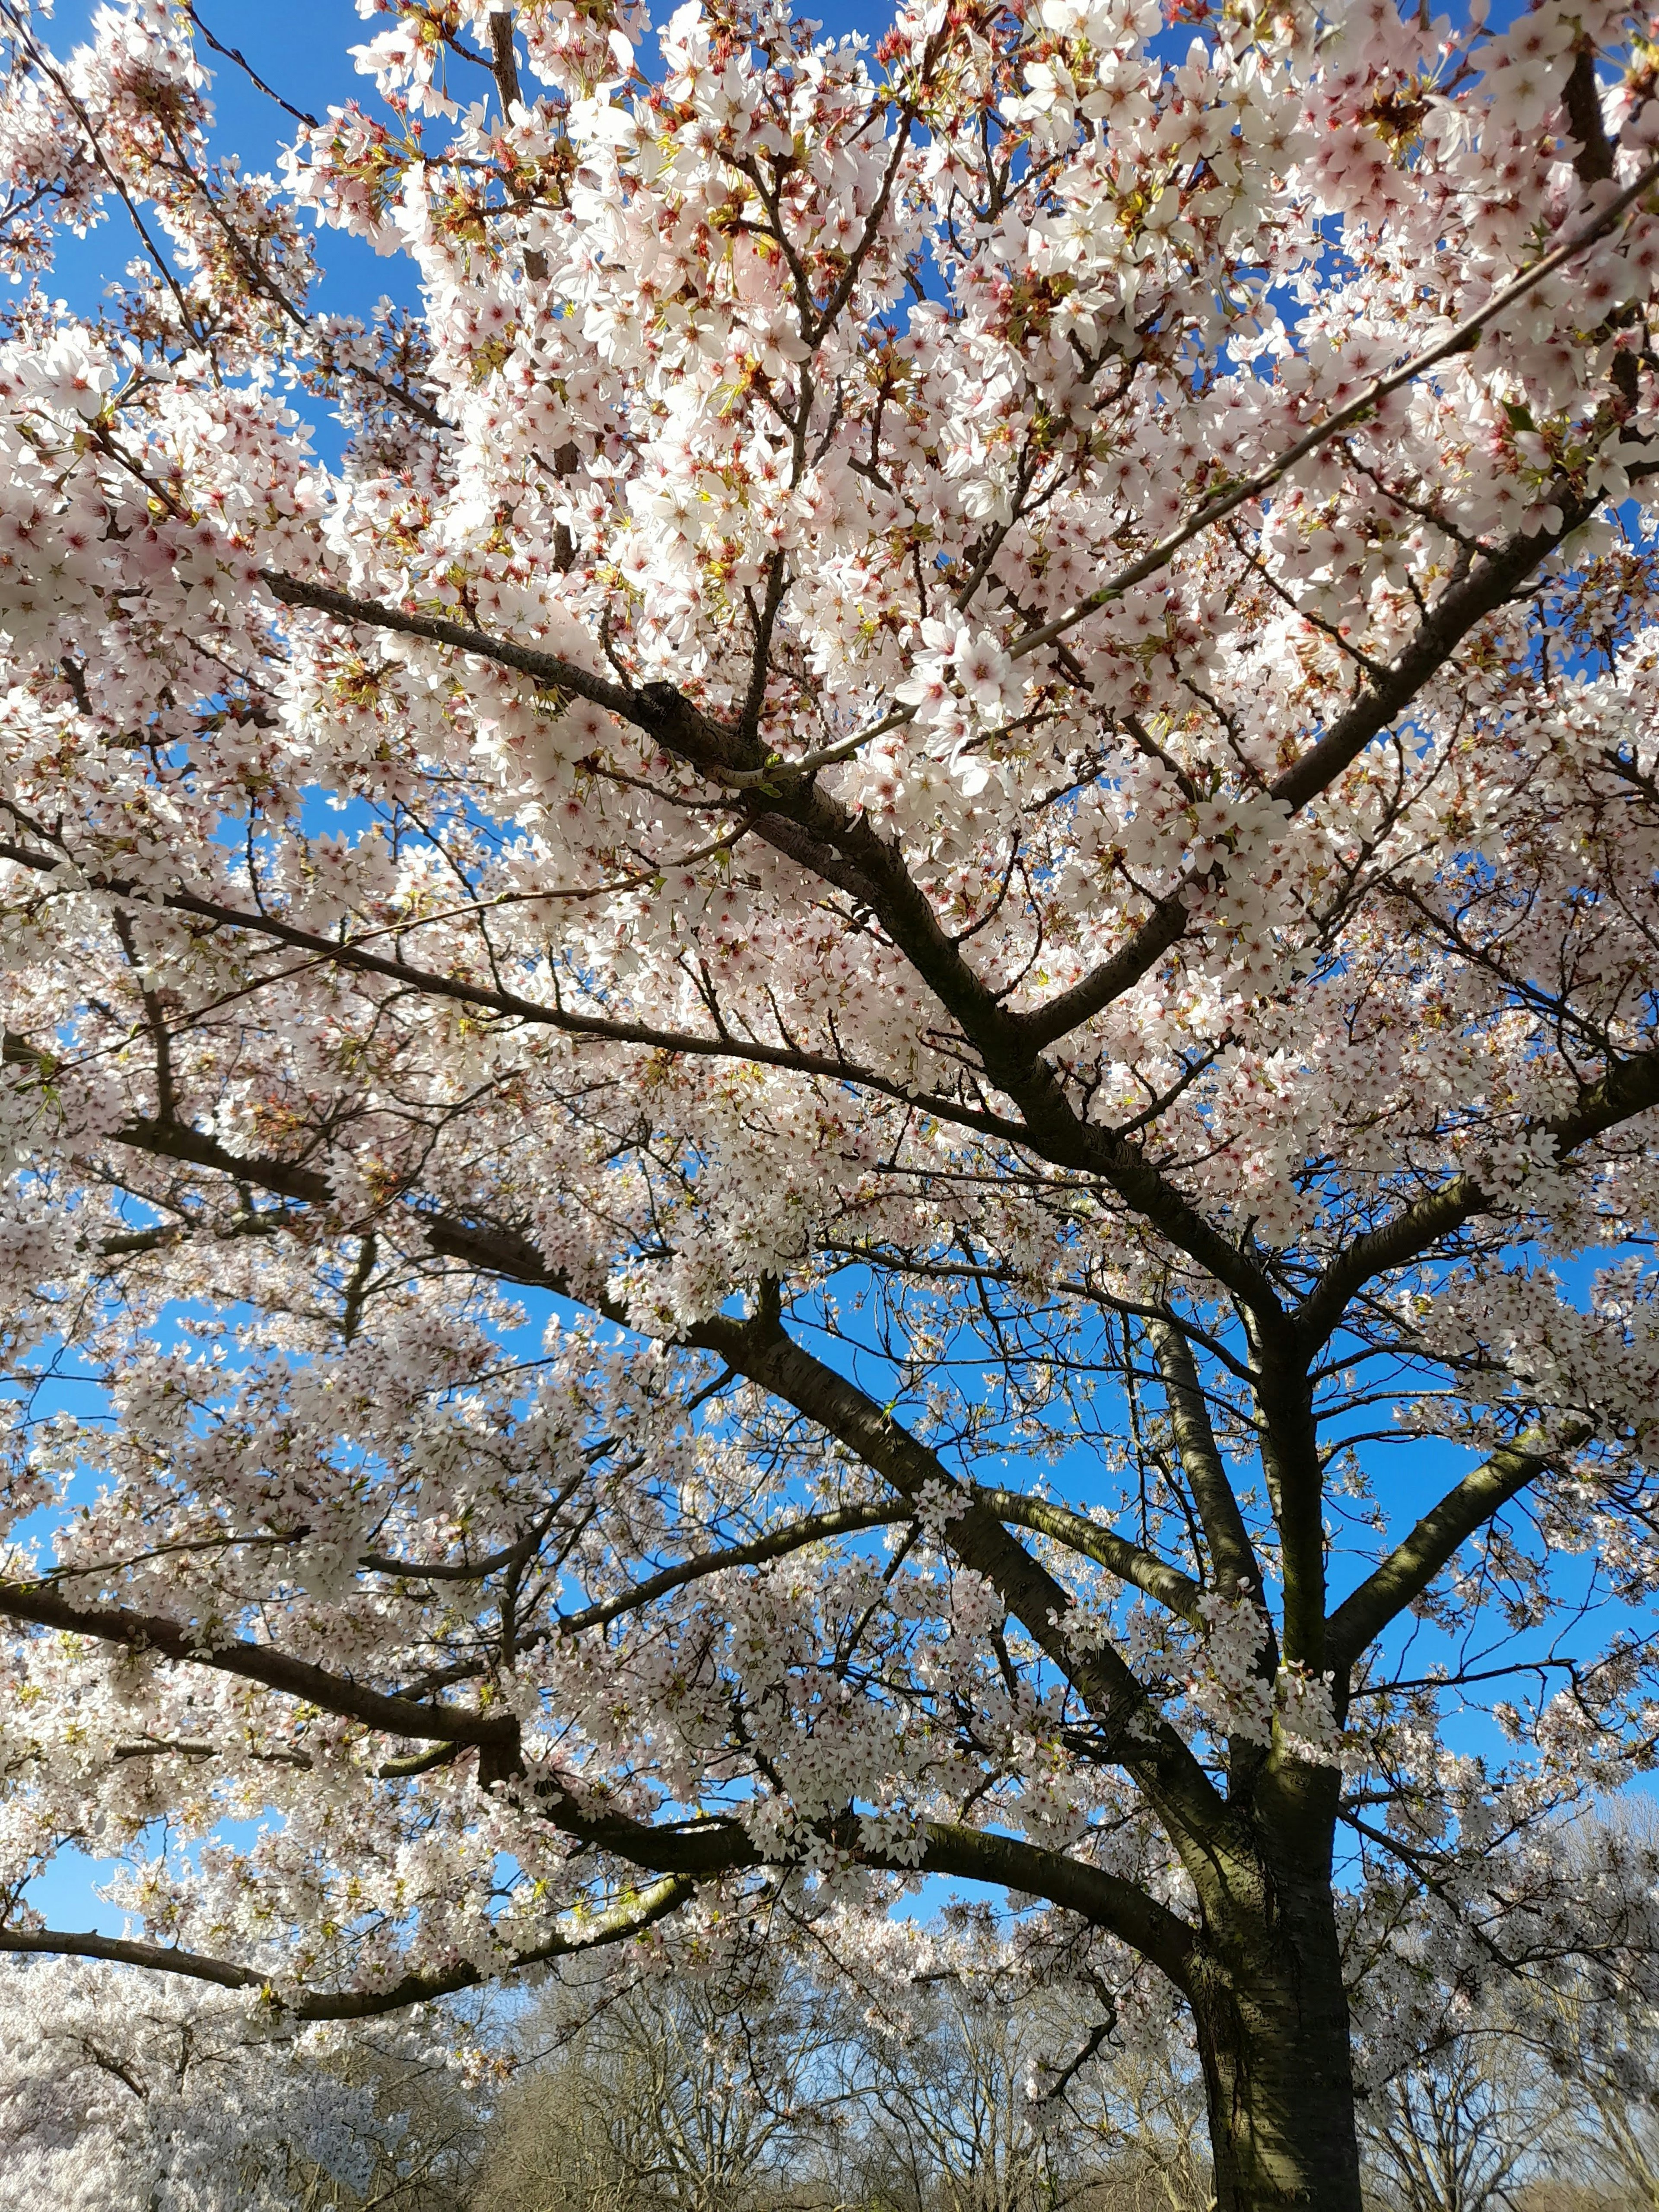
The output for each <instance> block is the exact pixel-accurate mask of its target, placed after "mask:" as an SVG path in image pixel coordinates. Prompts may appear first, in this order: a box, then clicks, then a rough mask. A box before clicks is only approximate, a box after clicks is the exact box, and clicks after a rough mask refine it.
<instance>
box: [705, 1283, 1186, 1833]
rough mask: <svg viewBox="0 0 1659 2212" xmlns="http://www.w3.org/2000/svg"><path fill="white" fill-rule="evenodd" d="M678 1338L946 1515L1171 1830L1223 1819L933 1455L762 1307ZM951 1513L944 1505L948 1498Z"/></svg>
mask: <svg viewBox="0 0 1659 2212" xmlns="http://www.w3.org/2000/svg"><path fill="white" fill-rule="evenodd" d="M690 1341H691V1342H693V1343H695V1344H698V1345H702V1346H704V1347H706V1348H707V1349H708V1350H709V1351H712V1352H719V1353H720V1356H721V1358H724V1359H725V1360H726V1362H727V1364H729V1365H730V1366H732V1367H733V1368H735V1369H736V1370H737V1371H738V1373H739V1374H744V1375H747V1376H750V1379H751V1380H752V1381H754V1382H757V1383H760V1384H762V1385H763V1388H765V1389H768V1390H770V1391H771V1392H772V1393H773V1394H774V1395H775V1396H776V1397H779V1398H781V1399H782V1400H783V1401H784V1402H785V1403H786V1404H787V1405H791V1406H793V1407H795V1408H796V1410H797V1411H798V1412H799V1413H804V1414H805V1416H806V1418H807V1419H809V1420H811V1421H813V1422H816V1423H817V1425H818V1426H819V1427H820V1428H823V1429H825V1430H827V1431H829V1434H830V1435H831V1436H833V1437H838V1438H839V1439H840V1441H841V1442H842V1443H844V1444H846V1445H847V1446H848V1449H850V1450H852V1451H854V1453H856V1454H857V1455H858V1457H859V1458H860V1460H861V1461H862V1462H863V1463H864V1464H865V1465H866V1467H869V1468H873V1469H874V1470H875V1472H876V1473H878V1474H881V1475H882V1476H884V1478H885V1479H886V1480H888V1481H889V1482H890V1483H891V1484H892V1486H893V1487H894V1488H895V1489H896V1491H897V1492H899V1493H900V1495H901V1496H902V1497H903V1498H907V1499H908V1500H909V1501H910V1502H911V1503H912V1504H917V1505H921V1506H923V1507H926V1506H927V1504H928V1503H929V1502H930V1500H933V1501H936V1502H937V1504H938V1505H939V1506H942V1507H943V1508H944V1509H945V1512H946V1513H947V1515H948V1516H949V1517H948V1519H947V1522H946V1524H945V1542H946V1543H947V1544H948V1546H949V1547H950V1549H951V1552H953V1553H955V1554H956V1556H957V1559H960V1560H961V1561H962V1563H963V1565H964V1566H967V1567H969V1568H971V1569H972V1570H973V1571H975V1573H977V1574H981V1575H983V1576H984V1577H985V1579H986V1580H987V1582H988V1583H990V1584H991V1586H992V1588H993V1589H994V1590H995V1591H996V1593H997V1595H998V1596H999V1597H1000V1599H1001V1601H1002V1602H1003V1604H1004V1605H1005V1606H1006V1607H1007V1608H1008V1610H1009V1612H1010V1613H1012V1614H1014V1615H1015V1616H1016V1617H1017V1618H1018V1620H1021V1621H1022V1622H1023V1623H1024V1626H1025V1629H1026V1632H1027V1633H1028V1634H1029V1635H1030V1638H1031V1639H1032V1641H1033V1642H1034V1643H1035V1644H1036V1645H1037V1647H1038V1649H1039V1650H1042V1652H1043V1653H1044V1654H1045V1655H1046V1656H1048V1658H1049V1659H1050V1660H1051V1661H1052V1662H1053V1663H1054V1665H1055V1666H1056V1667H1057V1668H1060V1671H1061V1673H1062V1674H1064V1675H1065V1676H1066V1679H1067V1680H1069V1681H1070V1682H1072V1683H1073V1686H1075V1687H1076V1689H1077V1691H1078V1692H1079V1695H1080V1696H1081V1697H1082V1698H1083V1699H1084V1700H1085V1704H1086V1705H1088V1706H1089V1708H1090V1710H1091V1712H1092V1714H1093V1715H1094V1717H1095V1718H1096V1719H1097V1722H1098V1723H1099V1725H1100V1726H1101V1729H1102V1730H1103V1735H1104V1738H1105V1741H1106V1744H1107V1746H1108V1747H1109V1754H1110V1756H1112V1757H1114V1758H1115V1759H1118V1760H1119V1761H1121V1764H1122V1765H1125V1766H1126V1767H1127V1768H1128V1769H1129V1770H1130V1771H1132V1772H1133V1773H1134V1774H1135V1776H1136V1778H1137V1779H1138V1780H1139V1782H1140V1784H1141V1786H1142V1787H1143V1788H1144V1789H1145V1790H1146V1794H1147V1796H1148V1797H1149V1799H1150V1800H1151V1801H1152V1802H1153V1803H1154V1804H1155V1805H1156V1806H1157V1807H1158V1810H1159V1813H1160V1816H1161V1817H1163V1818H1164V1820H1166V1822H1167V1823H1168V1825H1169V1826H1170V1828H1171V1830H1172V1832H1175V1833H1176V1835H1177V1838H1179V1837H1180V1836H1182V1835H1185V1836H1187V1837H1188V1838H1193V1837H1202V1836H1206V1835H1209V1834H1211V1833H1212V1832H1214V1831H1215V1830H1216V1829H1217V1828H1218V1826H1221V1825H1222V1824H1223V1823H1225V1820H1226V1818H1227V1814H1226V1807H1225V1802H1224V1801H1223V1800H1222V1798H1221V1797H1220V1796H1219V1795H1218V1793H1217V1791H1216V1790H1215V1788H1214V1786H1213V1784H1212V1783H1211V1782H1210V1780H1209V1778H1208V1777H1207V1776H1206V1774H1205V1772H1204V1771H1203V1769H1202V1768H1201V1767H1200V1765H1199V1764H1198V1761H1197V1760H1196V1759H1194V1757H1193V1754H1192V1753H1191V1752H1190V1751H1189V1750H1188V1747H1187V1746H1186V1745H1185V1744H1184V1743H1183V1742H1182V1740H1181V1738H1180V1737H1179V1736H1178V1735H1176V1732H1175V1731H1174V1730H1173V1729H1171V1728H1170V1727H1169V1726H1168V1725H1167V1723H1165V1722H1164V1720H1163V1719H1162V1718H1161V1717H1159V1716H1158V1711H1157V1709H1156V1707H1155V1706H1154V1705H1153V1704H1152V1700H1151V1699H1149V1698H1148V1696H1147V1693H1146V1690H1145V1688H1144V1687H1143V1686H1142V1685H1141V1683H1140V1682H1139V1680H1138V1679H1137V1677H1136V1676H1135V1674H1134V1673H1133V1669H1132V1668H1130V1667H1129V1666H1128V1665H1127V1662H1125V1661H1124V1659H1123V1658H1122V1657H1121V1655H1120V1654H1119V1653H1118V1652H1117V1651H1115V1650H1114V1649H1113V1648H1112V1647H1111V1645H1110V1644H1102V1645H1099V1646H1093V1645H1091V1647H1090V1648H1088V1649H1087V1650H1084V1649H1080V1648H1078V1647H1076V1646H1074V1645H1073V1642H1072V1639H1071V1638H1069V1637H1068V1636H1067V1635H1066V1632H1065V1631H1064V1630H1063V1629H1062V1628H1061V1626H1060V1621H1061V1620H1062V1619H1063V1618H1064V1616H1065V1615H1066V1613H1068V1612H1069V1611H1070V1610H1071V1607H1072V1598H1071V1595H1070V1593H1069V1592H1068V1591H1066V1589H1064V1588H1063V1587H1062V1585H1061V1584H1060V1583H1058V1582H1056V1581H1055V1580H1054V1577H1053V1576H1052V1575H1051V1574H1049V1573H1048V1570H1047V1569H1046V1568H1044V1567H1042V1566H1041V1565H1039V1564H1038V1563H1037V1561H1036V1560H1035V1559H1033V1558H1032V1557H1031V1555H1030V1553H1029V1552H1027V1551H1026V1550H1025V1549H1024V1547H1023V1546H1022V1545H1020V1544H1018V1542H1016V1541H1015V1540H1014V1538H1013V1537H1012V1536H1011V1535H1010V1534H1009V1533H1008V1531H1007V1530H1006V1528H1004V1527H1003V1526H1002V1523H1001V1522H1000V1520H999V1519H998V1518H997V1516H996V1513H995V1512H994V1510H993V1509H992V1507H991V1506H990V1505H989V1504H987V1503H985V1502H984V1501H983V1500H982V1499H981V1498H976V1497H975V1493H974V1492H973V1491H972V1490H971V1489H970V1488H969V1487H967V1486H963V1485H962V1484H959V1483H958V1482H957V1480H956V1478H955V1477H954V1476H953V1475H952V1474H951V1470H950V1469H949V1468H947V1467H946V1466H945V1462H943V1461H942V1460H940V1459H939V1458H938V1457H937V1456H936V1455H934V1454H933V1452H931V1451H929V1450H928V1449H927V1446H926V1445H925V1444H923V1443H920V1442H918V1440H917V1439H916V1438H915V1437H913V1436H911V1435H910V1433H909V1432H908V1430H906V1429H904V1428H903V1427H902V1426H901V1425H900V1424H899V1423H898V1422H896V1420H894V1419H893V1418H892V1416H891V1415H890V1413H887V1412H886V1411H885V1410H884V1408H883V1407H880V1406H878V1404H877V1403H876V1401H874V1399H872V1398H871V1397H869V1396H867V1395H866V1393H865V1392H863V1391H862V1390H860V1389H859V1388H858V1386H857V1385H856V1384H855V1383H851V1382H849V1381H848V1379H847V1378H846V1377H845V1376H842V1375H838V1374H836V1371H835V1370H834V1369H833V1368H830V1367H826V1366H825V1365H824V1364H823V1362H822V1361H820V1360H817V1359H815V1358H812V1356H811V1353H810V1352H805V1351H804V1350H803V1349H802V1348H801V1347H800V1346H799V1345H797V1344H795V1343H794V1342H793V1341H792V1340H791V1339H790V1338H789V1336H788V1335H787V1333H786V1332H785V1330H784V1328H783V1327H782V1325H781V1321H780V1320H779V1319H778V1318H777V1316H775V1314H773V1313H770V1312H763V1313H762V1314H761V1315H760V1316H757V1318H756V1319H754V1320H751V1321H749V1322H737V1321H729V1320H726V1319H725V1318H723V1317H720V1318H716V1319H714V1320H713V1321H708V1322H702V1324H700V1325H699V1327H698V1328H696V1329H695V1330H693V1331H692V1332H691V1333H690ZM958 1499H959V1500H960V1501H961V1506H962V1510H960V1511H959V1512H954V1511H952V1510H951V1508H952V1507H953V1506H954V1504H955V1503H956V1501H957V1500H958Z"/></svg>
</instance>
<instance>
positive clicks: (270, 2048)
mask: <svg viewBox="0 0 1659 2212" xmlns="http://www.w3.org/2000/svg"><path fill="white" fill-rule="evenodd" d="M135 1981H137V1982H138V1983H139V1986H138V1987H137V1989H135V1987H134V1984H135ZM285 2028H286V2024H285V2023H284V2022H283V2020H282V2018H281V2016H280V2015H276V2014H267V2015H265V2016H264V2019H263V2020H260V2019H259V2018H258V2017H257V2016H256V2017H254V2018H252V2019H251V2018H250V2016H249V2015H248V2012H247V2008H246V2006H245V2005H243V2004H242V2003H241V2002H240V2001H238V2000H236V1999H234V1998H232V1997H228V1996H225V1995H223V1994H222V1992H219V1991H215V1990H197V1989H192V1988H191V1986H190V1985H189V1984H188V1983H185V1984H179V1983H178V1982H163V1981H161V1978H156V1980H155V1982H154V1983H152V1984H151V1985H149V1986H148V1987H145V1986H143V1982H142V1978H137V1977H135V1976H134V1975H133V1974H132V1973H131V1972H130V1971H125V1970H123V1969H120V1968H117V1967H110V1966H88V1965H83V1964H82V1963H81V1962H79V1961H77V1960H45V1959H41V1960H31V1961H28V1962H23V1961H15V1962H13V1963H12V1965H11V1969H10V1971H9V1973H8V1974H7V1975H6V1977H5V1978H4V1980H3V1982H0V2151H3V2157H0V2205H3V2206H4V2207H5V2212H37V2208H38V2207H40V2206H43V2205H50V2206H52V2208H53V2212H130V2208H131V2207H132V2206H134V2205H143V2206H144V2207H146V2208H147V2212H292V2208H294V2207H295V2206H296V2205H299V2204H301V2203H306V2204H307V2205H309V2204H317V2203H323V2202H325V2201H333V2202H335V2203H338V2202H341V2201H342V2199H341V2197H339V2195H338V2194H337V2191H348V2192H349V2196H348V2197H346V2198H345V2199H344V2200H343V2201H347V2202H353V2203H356V2202H362V2201H364V2197H365V2195H366V2193H367V2191H368V2188H369V2185H370V2184H371V2183H372V2181H373V2180H374V2179H375V2175H376V2166H377V2162H380V2161H384V2162H386V2163H388V2164H389V2163H390V2162H391V2161H392V2157H393V2155H394V2150H393V2146H394V2143H395V2139H396V2137H397V2136H398V2133H399V2130H398V2129H397V2128H396V2127H395V2126H387V2125H386V2124H384V2123H383V2122H382V2121H381V2119H380V2118H379V2116H378V2115H377V2113H376V2112H375V2105H374V2096H373V2094H372V2092H371V2091H370V2090H369V2089H368V2087H366V2086H365V2085H363V2084H361V2083H353V2082H352V2081H350V2080H349V2078H348V2077H347V2075H346V2073H345V2072H343V2071H342V2070H340V2069H337V2068H331V2066H330V2064H329V2063H327V2061H326V2059H325V2057H323V2056H322V2055H321V2053H320V2052H318V2051H308V2050H307V2037H306V2036H305V2035H303V2034H302V2035H301V2036H299V2037H295V2036H294V2035H293V2034H291V2033H287V2032H285ZM310 2033H311V2040H313V2042H314V2040H315V2038H316V2033H317V2032H316V2031H311V2032H310ZM377 2153H378V2154H379V2161H377ZM380 2201H382V2202H390V2201H395V2192H391V2191H388V2192H386V2194H385V2195H383V2196H382V2197H381V2198H380ZM404 2201H405V2202H407V2201H410V2200H408V2199H407V2198H405V2199H404Z"/></svg>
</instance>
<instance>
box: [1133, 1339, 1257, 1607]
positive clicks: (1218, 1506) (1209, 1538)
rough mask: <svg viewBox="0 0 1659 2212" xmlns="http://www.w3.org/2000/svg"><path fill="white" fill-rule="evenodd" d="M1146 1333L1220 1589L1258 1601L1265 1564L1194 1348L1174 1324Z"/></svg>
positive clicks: (1183, 1471) (1178, 1450)
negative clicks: (1230, 1472)
mask: <svg viewBox="0 0 1659 2212" xmlns="http://www.w3.org/2000/svg"><path fill="white" fill-rule="evenodd" d="M1147 1332H1148V1334H1149V1335H1150V1336H1151V1338H1152V1350H1153V1352H1154V1354H1155V1356H1156V1358H1157V1360H1158V1372H1159V1373H1160V1375H1162V1376H1163V1378H1164V1397H1165V1400H1166V1401H1167V1402H1168V1405H1169V1408H1170V1428H1171V1429H1172V1430H1173V1431H1174V1432H1175V1442H1176V1452H1177V1453H1178V1454H1179V1455H1180V1459H1181V1467H1182V1473H1183V1474H1185V1476H1186V1478H1187V1482H1188V1487H1189V1488H1190V1490H1191V1491H1192V1493H1193V1503H1194V1505H1195V1506H1196V1507H1197V1509H1198V1519H1199V1525H1200V1528H1202V1529H1203V1531H1204V1541H1205V1543H1206V1545H1207V1546H1208V1547H1209V1553H1210V1563H1211V1565H1212V1568H1213V1569H1214V1571H1215V1578H1216V1583H1217V1585H1218V1588H1219V1589H1222V1590H1223V1591H1225V1593H1226V1594H1227V1595H1230V1596H1237V1594H1238V1593H1239V1592H1240V1591H1241V1590H1243V1589H1245V1588H1246V1587H1248V1588H1249V1589H1250V1591H1251V1592H1252V1593H1253V1594H1254V1595H1255V1597H1256V1598H1257V1600H1258V1601H1259V1600H1260V1599H1261V1594H1262V1589H1263V1584H1262V1578H1261V1561H1260V1560H1259V1559H1257V1558H1256V1555H1255V1545H1254V1544H1252V1543H1251V1541H1250V1532H1249V1529H1248V1528H1246V1527H1245V1525H1244V1516H1243V1513H1242V1512H1241V1511H1240V1510H1239V1504H1238V1498H1237V1495H1236V1493H1235V1492H1234V1490H1233V1486H1232V1484H1231V1482H1230V1481H1229V1480H1228V1478H1227V1470H1226V1468H1225V1465H1224V1464H1223V1462H1222V1457H1221V1451H1220V1448H1219V1446H1218V1444H1217V1443H1216V1438H1215V1428H1214V1425H1213V1424H1212V1421H1211V1419H1210V1408H1209V1404H1208V1401H1206V1398H1205V1395H1204V1386H1203V1384H1202V1383H1200V1380H1199V1375H1198V1363H1197V1362H1196V1361H1195V1360H1194V1358H1193V1348H1192V1346H1191V1345H1190V1344H1189V1343H1188V1341H1187V1337H1186V1334H1185V1332H1184V1331H1183V1330H1182V1328H1180V1327H1179V1326H1178V1325H1177V1324H1176V1322H1172V1321H1151V1322H1148V1323H1147Z"/></svg>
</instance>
